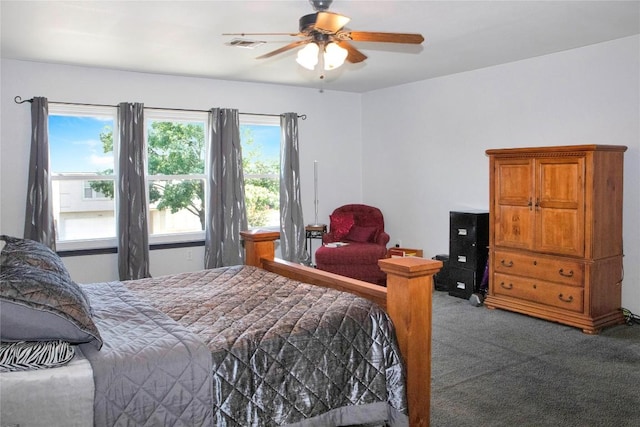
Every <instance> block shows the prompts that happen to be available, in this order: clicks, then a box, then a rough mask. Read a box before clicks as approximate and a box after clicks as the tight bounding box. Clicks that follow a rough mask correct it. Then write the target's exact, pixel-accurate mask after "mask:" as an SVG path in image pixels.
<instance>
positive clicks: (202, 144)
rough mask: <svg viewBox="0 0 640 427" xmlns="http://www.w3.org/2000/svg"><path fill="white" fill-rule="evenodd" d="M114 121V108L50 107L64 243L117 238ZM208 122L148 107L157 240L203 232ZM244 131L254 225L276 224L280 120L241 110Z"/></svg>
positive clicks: (152, 216) (151, 226) (54, 185)
mask: <svg viewBox="0 0 640 427" xmlns="http://www.w3.org/2000/svg"><path fill="white" fill-rule="evenodd" d="M116 126H117V121H116V109H115V108H110V107H105V108H99V107H98V108H93V107H86V106H83V107H68V106H54V107H51V106H50V114H49V143H50V159H51V170H52V189H53V193H54V211H55V212H54V217H55V221H56V229H57V240H58V242H60V243H62V244H63V246H64V242H69V243H71V242H78V241H91V242H93V244H91V245H89V246H90V247H94V246H99V244H100V241H103V242H104V241H109V240H111V241H114V239H115V233H116V227H115V218H116V206H117V205H116V203H115V187H114V183H115V182H116V172H114V170H115V163H114V158H116V156H117V154H115V153H114V151H117V144H115V145H114V134H115V135H117V128H116ZM207 128H208V126H207V114H206V113H201V112H189V111H186V112H185V111H179V112H178V111H167V110H155V109H153V110H150V111H145V138H146V146H147V168H148V170H147V182H148V185H149V187H148V201H149V234H150V241H151V242H152V243H165V242H167V243H170V242H176V241H182V240H197V239H200V238H202V237H203V236H204V234H203V230H204V224H205V203H204V195H205V183H206V170H205V164H206V141H207V135H206V132H207ZM240 134H241V135H240V136H241V144H242V150H243V172H244V178H245V202H246V207H247V216H248V220H249V226H250V227H267V226H278V225H279V222H280V217H279V201H280V187H279V161H280V124H279V119H278V118H277V117H257V116H241V125H240ZM114 149H115V150H114ZM125 203H126V202H125Z"/></svg>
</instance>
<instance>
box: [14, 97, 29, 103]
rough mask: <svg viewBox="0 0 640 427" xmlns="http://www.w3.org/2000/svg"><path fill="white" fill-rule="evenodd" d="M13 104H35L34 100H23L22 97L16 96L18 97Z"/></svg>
mask: <svg viewBox="0 0 640 427" xmlns="http://www.w3.org/2000/svg"><path fill="white" fill-rule="evenodd" d="M13 102H15V103H16V104H24V103H25V102H33V98H31V99H22V97H21V96H20V95H16V97H15V98H13Z"/></svg>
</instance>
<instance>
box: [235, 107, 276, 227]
mask: <svg viewBox="0 0 640 427" xmlns="http://www.w3.org/2000/svg"><path fill="white" fill-rule="evenodd" d="M239 121H240V126H242V125H263V126H277V127H278V128H280V127H281V124H280V116H270V115H259V114H243V115H241V116H240V120H239ZM280 144H282V141H280ZM274 175H275V176H274ZM252 178H275V179H277V180H278V181H279V180H280V174H279V173H278V174H246V173H244V179H245V180H247V179H252ZM257 228H260V229H264V230H274V231H279V230H280V225H272V226H266V227H257Z"/></svg>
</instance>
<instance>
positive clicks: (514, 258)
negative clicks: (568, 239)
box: [493, 251, 584, 286]
mask: <svg viewBox="0 0 640 427" xmlns="http://www.w3.org/2000/svg"><path fill="white" fill-rule="evenodd" d="M493 263H494V268H495V271H496V272H500V273H506V274H515V275H518V276H526V277H535V278H536V279H540V280H547V281H551V282H556V283H564V284H566V285H572V286H583V283H584V264H583V263H581V262H579V261H572V260H570V259H566V258H558V257H553V258H547V257H544V256H542V255H538V256H536V255H526V254H520V253H514V252H508V251H495V260H494V262H493Z"/></svg>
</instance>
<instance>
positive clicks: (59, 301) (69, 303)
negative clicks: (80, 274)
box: [0, 266, 102, 349]
mask: <svg viewBox="0 0 640 427" xmlns="http://www.w3.org/2000/svg"><path fill="white" fill-rule="evenodd" d="M53 340H62V341H67V342H69V343H73V344H79V343H86V342H90V343H92V344H93V345H94V346H95V347H96V348H97V349H100V348H101V347H102V338H101V337H100V333H99V331H98V328H97V327H96V325H95V324H94V322H93V319H92V317H91V308H90V305H89V300H88V298H87V297H86V295H85V294H84V292H83V291H82V289H81V288H80V286H78V284H76V283H75V282H73V281H72V280H71V279H69V278H68V276H65V275H63V274H60V273H58V272H53V271H50V270H40V269H38V268H33V267H25V266H11V267H2V270H1V271H0V341H5V342H15V341H53Z"/></svg>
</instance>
